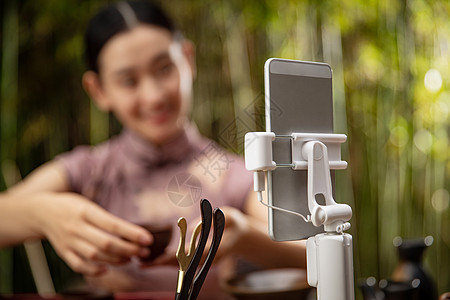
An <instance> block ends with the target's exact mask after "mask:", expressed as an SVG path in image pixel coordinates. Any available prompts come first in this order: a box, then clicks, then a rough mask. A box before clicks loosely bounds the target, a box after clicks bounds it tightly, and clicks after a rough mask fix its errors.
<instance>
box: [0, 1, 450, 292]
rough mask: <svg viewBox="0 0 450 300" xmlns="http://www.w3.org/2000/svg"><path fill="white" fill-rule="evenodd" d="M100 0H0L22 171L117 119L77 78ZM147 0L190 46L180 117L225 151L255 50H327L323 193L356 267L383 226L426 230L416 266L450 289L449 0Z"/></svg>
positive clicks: (7, 87) (241, 114) (10, 122)
mask: <svg viewBox="0 0 450 300" xmlns="http://www.w3.org/2000/svg"><path fill="white" fill-rule="evenodd" d="M105 2H108V1H96V2H94V1H78V0H65V1H50V0H23V1H19V2H16V1H13V0H8V1H3V2H2V4H1V5H2V11H1V14H2V25H1V26H2V28H1V36H2V45H1V47H2V54H1V55H2V72H1V89H2V90H1V97H2V99H1V106H0V107H1V112H0V113H1V117H2V120H1V123H0V124H1V128H0V132H1V151H2V152H1V158H2V160H4V159H13V160H16V161H17V163H18V165H19V167H20V169H21V171H22V172H23V173H24V174H28V173H29V172H30V171H31V170H33V169H34V168H35V167H36V166H38V165H40V164H41V163H43V162H45V161H47V160H49V159H52V158H53V157H54V156H55V155H57V154H58V153H60V152H62V151H66V150H69V149H71V148H72V147H74V146H75V145H77V144H81V143H96V142H99V141H101V140H102V139H104V138H106V137H107V136H109V135H112V134H114V133H117V132H118V130H119V129H118V127H117V123H116V122H115V121H114V120H113V119H112V118H111V117H110V116H106V115H101V113H99V112H98V111H97V110H96V109H95V108H94V107H93V105H91V104H90V101H89V99H88V98H87V96H86V95H85V94H84V92H83V90H82V87H81V85H80V78H81V75H82V72H83V70H84V65H83V58H82V54H83V50H82V34H83V29H84V28H85V26H86V22H87V20H88V18H89V16H90V15H91V14H92V13H93V11H95V10H96V9H97V8H98V7H99V6H100V5H102V4H103V3H105ZM159 2H160V3H161V4H162V6H163V7H165V8H166V9H167V10H168V11H169V12H170V13H171V15H172V16H173V17H174V18H175V19H176V20H177V23H178V25H179V27H180V28H181V29H182V30H183V32H184V34H185V35H186V36H187V37H188V38H189V39H191V40H193V41H194V43H195V44H196V47H197V49H196V53H197V68H198V70H197V80H196V82H195V108H194V110H193V116H192V117H193V119H194V120H195V121H196V122H197V124H198V126H199V128H200V130H201V131H202V132H203V133H204V134H205V135H207V136H210V137H212V138H214V139H216V140H217V141H219V143H221V144H222V145H223V146H224V147H226V148H228V149H230V150H232V151H236V152H242V139H243V134H244V133H245V132H246V131H249V130H256V129H261V124H262V122H261V107H262V106H263V96H262V95H263V94H264V93H263V71H262V68H263V64H264V61H265V60H266V59H267V58H269V57H283V58H293V59H300V60H313V61H325V62H327V63H329V64H331V66H332V67H333V70H334V73H333V74H334V101H335V120H336V121H335V130H336V132H345V133H347V134H348V136H349V142H348V143H347V145H346V147H347V148H346V149H344V155H345V159H346V160H347V161H348V162H349V170H347V171H340V172H337V184H336V186H337V191H336V193H337V197H336V200H337V201H338V202H347V203H349V204H351V206H352V207H353V210H354V217H353V220H352V225H353V228H352V230H351V233H352V234H353V235H354V239H355V243H354V246H355V251H354V253H355V277H356V279H360V278H364V277H367V276H375V277H377V278H379V279H381V278H388V277H389V276H390V274H391V273H392V270H393V267H394V266H395V265H396V263H397V257H396V253H395V249H394V247H393V245H392V240H393V238H394V237H395V236H402V237H405V238H408V237H422V236H426V235H432V236H433V237H434V241H435V242H434V244H433V245H432V246H431V247H430V249H428V250H427V252H426V256H425V261H426V267H427V268H428V269H429V270H430V271H431V274H432V275H433V277H434V279H435V280H436V282H437V283H438V288H439V291H440V292H444V291H448V290H450V274H449V272H448V266H449V265H450V208H449V201H450V200H449V189H450V186H449V183H450V180H449V178H450V160H449V152H450V150H449V149H450V147H449V118H450V113H449V112H450V86H449V83H450V80H449V78H450V67H449V58H450V52H449V51H450V48H449V45H450V21H449V20H450V3H449V2H448V1H446V0H436V1H424V0H408V1H400V0H397V1H388V0H370V1H362V0H342V1H311V0H290V1H282V0H260V1H256V0H252V1H238V0H230V1H225V0H223V1H211V0H198V1H175V0H172V1H159ZM12 3H15V4H14V5H13V4H12ZM11 17H12V18H13V19H11ZM14 17H15V18H16V19H17V21H14ZM11 20H12V21H11ZM8 22H13V23H8ZM14 22H16V23H14ZM11 24H12V25H11ZM11 36H13V37H14V36H16V38H17V49H14V48H13V47H14V43H13V44H11V43H10V42H8V41H9V40H8V37H11ZM11 55H12V56H11ZM11 57H12V58H11ZM14 57H16V58H14ZM15 93H16V94H15ZM249 110H250V111H252V112H253V115H254V116H255V117H254V118H251V117H249V116H248V114H247V113H246V112H248V111H249ZM7 112H8V113H7ZM11 114H12V115H11ZM230 132H231V133H232V134H230ZM14 144H16V145H17V146H16V147H13V145H14ZM4 253H6V252H4ZM4 253H2V257H3V258H5V259H4V260H5V261H8V259H9V258H8V257H10V256H8V255H9V254H4ZM0 258H1V257H0ZM0 261H3V260H0ZM1 267H2V268H0V270H4V265H2V266H1ZM0 276H2V278H0V282H4V280H5V277H4V274H3V273H1V275H0ZM61 286H62V283H61ZM1 289H2V290H1V292H4V291H7V290H8V289H10V287H7V286H5V285H2V286H1ZM17 291H20V289H19V288H18V289H17Z"/></svg>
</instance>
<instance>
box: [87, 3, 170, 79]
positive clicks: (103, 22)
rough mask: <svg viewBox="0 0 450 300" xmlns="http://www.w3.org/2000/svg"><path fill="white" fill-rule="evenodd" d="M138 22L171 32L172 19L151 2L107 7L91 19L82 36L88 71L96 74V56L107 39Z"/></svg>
mask: <svg viewBox="0 0 450 300" xmlns="http://www.w3.org/2000/svg"><path fill="white" fill-rule="evenodd" d="M138 23H144V24H149V25H155V26H159V27H162V28H165V29H167V30H169V31H170V32H171V33H175V27H174V25H173V22H172V20H171V19H170V18H169V17H168V16H167V15H166V13H165V12H164V11H163V10H162V9H161V8H160V7H159V6H157V5H156V4H154V3H152V2H148V1H126V2H125V1H124V2H118V3H114V4H110V5H107V6H105V7H103V8H102V9H100V10H99V11H98V13H97V14H96V15H94V17H92V19H91V20H90V22H89V24H88V26H87V29H86V33H85V36H84V42H85V56H86V60H87V65H88V68H89V70H92V71H95V72H98V69H99V66H98V61H97V60H98V55H99V53H100V51H101V50H102V48H103V46H104V45H105V44H106V42H107V41H108V40H109V39H110V38H112V37H113V36H115V35H116V34H118V33H120V32H123V31H126V30H129V29H131V28H132V27H133V26H135V25H137V24H138Z"/></svg>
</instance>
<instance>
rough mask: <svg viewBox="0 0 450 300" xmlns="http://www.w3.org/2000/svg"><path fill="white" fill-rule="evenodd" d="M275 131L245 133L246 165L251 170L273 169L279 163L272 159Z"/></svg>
mask: <svg viewBox="0 0 450 300" xmlns="http://www.w3.org/2000/svg"><path fill="white" fill-rule="evenodd" d="M274 140H275V133H273V132H248V133H246V134H245V167H246V168H247V170H249V171H271V170H274V169H275V168H276V167H277V165H276V163H275V162H274V161H273V160H272V142H273V141H274Z"/></svg>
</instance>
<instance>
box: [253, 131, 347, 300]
mask: <svg viewBox="0 0 450 300" xmlns="http://www.w3.org/2000/svg"><path fill="white" fill-rule="evenodd" d="M280 137H281V136H280ZM282 137H283V138H290V139H291V145H292V161H291V164H288V165H277V164H276V163H275V162H274V161H273V156H272V142H273V141H274V140H275V138H277V136H276V135H275V134H274V133H273V132H249V133H247V134H246V135H245V165H246V168H247V170H249V171H254V172H255V173H254V174H255V176H254V185H255V191H256V192H258V197H259V200H260V202H261V203H263V204H264V205H266V206H269V207H271V208H273V209H277V210H281V211H284V212H288V213H293V214H296V215H299V216H301V217H302V218H303V219H304V220H305V221H306V222H312V224H313V225H314V226H316V227H319V226H322V225H324V229H325V233H320V234H317V235H316V236H314V237H310V238H309V239H308V241H307V244H306V256H307V273H308V284H309V285H311V286H313V287H317V299H319V300H353V299H354V282H353V251H352V236H351V235H350V234H347V233H344V231H345V230H347V229H349V228H350V223H348V222H347V221H348V220H350V218H351V217H352V209H351V207H350V206H348V205H346V204H338V203H336V202H335V201H334V199H333V196H332V189H331V176H330V169H345V168H346V167H347V163H346V162H344V161H341V151H340V144H341V143H343V142H345V141H346V139H347V137H346V136H345V135H344V134H320V133H318V134H314V133H293V134H292V135H290V136H282ZM277 167H291V168H292V169H294V170H308V187H307V191H308V208H309V211H310V215H308V216H306V217H305V216H303V215H301V214H299V213H296V212H292V211H289V210H286V209H283V208H279V207H274V206H270V205H268V204H266V203H264V202H263V199H262V191H264V189H265V176H264V172H267V171H271V170H274V169H276V168H277ZM316 197H323V198H324V199H325V205H319V204H318V203H317V201H316Z"/></svg>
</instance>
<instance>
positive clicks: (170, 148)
mask: <svg viewBox="0 0 450 300" xmlns="http://www.w3.org/2000/svg"><path fill="white" fill-rule="evenodd" d="M122 136H123V140H124V148H125V153H126V155H127V156H129V158H130V159H131V160H133V161H136V162H137V163H138V164H141V165H143V166H146V167H154V166H162V165H166V164H168V163H171V162H174V163H176V162H181V161H182V160H184V159H186V158H188V157H192V156H193V155H195V153H196V149H198V146H199V145H200V143H201V141H202V137H201V135H200V133H199V132H198V129H197V127H196V125H195V124H188V125H186V126H184V128H183V130H182V132H181V133H180V134H179V136H178V137H177V138H175V139H174V140H172V141H170V142H168V143H166V144H164V145H162V146H156V145H154V144H153V143H151V142H149V141H148V140H146V139H144V138H142V137H141V136H139V135H137V134H136V133H134V132H132V131H131V130H129V129H125V130H124V131H123V133H122Z"/></svg>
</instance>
